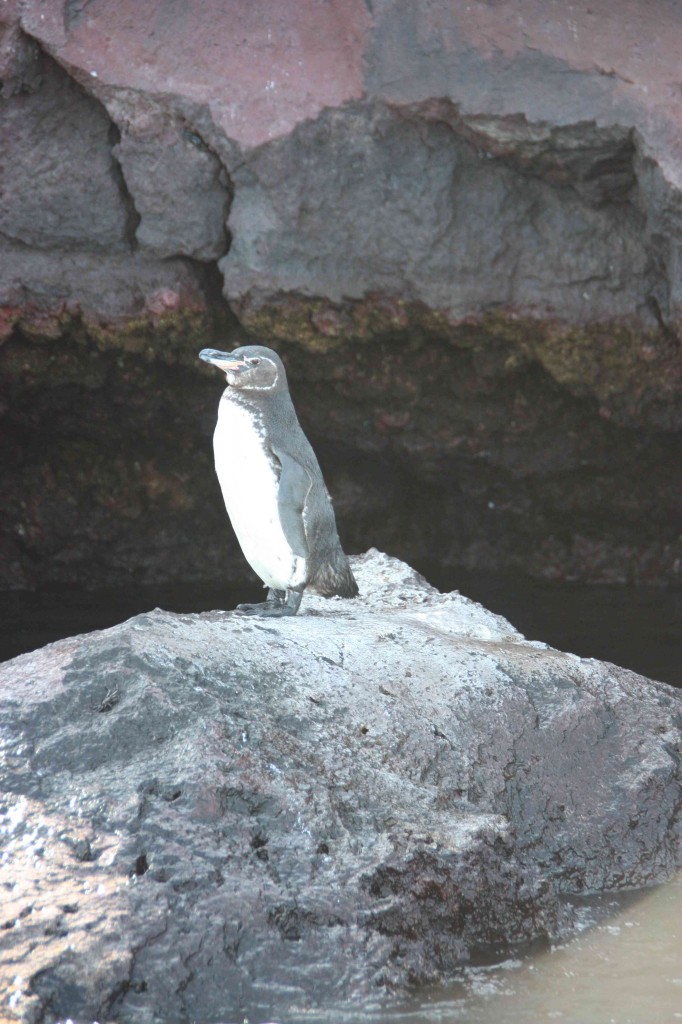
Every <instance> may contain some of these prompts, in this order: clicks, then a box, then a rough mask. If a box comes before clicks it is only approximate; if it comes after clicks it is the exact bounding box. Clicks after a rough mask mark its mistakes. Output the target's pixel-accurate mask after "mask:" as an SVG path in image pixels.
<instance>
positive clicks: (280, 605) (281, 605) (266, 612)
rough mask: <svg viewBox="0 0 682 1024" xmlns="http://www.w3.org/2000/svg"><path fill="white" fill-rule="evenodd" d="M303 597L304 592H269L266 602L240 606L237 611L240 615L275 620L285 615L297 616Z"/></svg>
mask: <svg viewBox="0 0 682 1024" xmlns="http://www.w3.org/2000/svg"><path fill="white" fill-rule="evenodd" d="M302 597H303V591H302V590H272V589H271V590H268V597H267V600H266V601H261V602H260V603H259V604H238V605H237V607H236V609H235V611H237V612H239V614H240V615H259V616H262V617H264V618H265V617H266V618H270V619H274V618H282V616H284V615H295V614H296V612H297V611H298V609H299V605H300V604H301V598H302Z"/></svg>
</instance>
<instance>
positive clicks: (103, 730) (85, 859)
mask: <svg viewBox="0 0 682 1024" xmlns="http://www.w3.org/2000/svg"><path fill="white" fill-rule="evenodd" d="M354 570H355V571H356V573H357V576H358V581H359V584H360V588H361V597H360V599H358V600H357V601H341V600H334V601H331V602H329V601H327V602H325V601H323V600H322V599H317V598H314V597H306V598H305V599H304V604H303V607H302V612H301V614H299V615H298V616H297V617H296V618H292V619H287V620H280V621H263V620H260V621H259V620H258V619H248V618H241V617H239V616H237V615H234V614H233V613H231V612H224V611H215V612H210V613H205V614H202V615H175V614H170V613H167V612H164V611H161V610H158V609H157V610H156V611H154V612H150V613H149V614H145V615H141V616H137V617H136V618H134V619H131V620H130V621H129V622H125V623H123V624H122V625H120V626H117V627H114V628H113V629H109V630H105V631H103V632H101V633H94V634H90V635H87V636H81V637H75V638H73V639H70V640H64V641H60V642H59V643H56V644H52V645H50V646H48V647H46V648H44V649H43V650H41V651H37V652H35V653H33V654H27V655H24V656H22V657H20V658H17V659H15V660H13V661H11V662H7V663H6V664H5V665H3V666H2V669H1V670H0V686H1V687H2V690H1V697H2V722H3V731H2V743H3V768H2V788H3V791H4V796H3V805H2V838H3V846H4V850H3V857H2V866H1V870H2V885H3V892H4V893H5V895H4V897H3V905H2V909H3V924H4V926H5V927H4V929H3V930H2V932H1V933H0V934H1V939H0V943H1V948H2V973H1V976H0V991H1V992H2V999H3V1007H4V1009H3V1013H4V1017H5V1019H8V1020H18V1021H26V1022H29V1021H30V1022H32V1024H33V1022H38V1021H41V1022H51V1021H55V1020H57V1019H59V1018H63V1017H66V1016H70V1017H73V1018H77V1019H82V1020H91V1019H97V1020H99V1021H100V1022H104V1021H120V1022H131V1024H132V1022H133V1021H135V1022H144V1021H150V1022H151V1021H159V1022H161V1021H164V1022H171V1021H182V1020H187V1019H189V1018H192V1019H212V1020H222V1021H230V1020H242V1019H243V1017H244V1016H245V1015H248V1016H249V1017H258V1018H261V1019H265V1018H266V1017H267V1016H268V1015H270V1014H272V1015H275V1014H276V1015H279V1016H281V1015H283V1014H284V1015H286V1017H287V1019H289V1020H293V1019H296V1016H297V1013H302V1012H303V1011H304V1010H305V1011H306V1012H307V1013H310V1011H311V1009H312V1010H314V1009H315V1008H318V1009H320V1008H324V1007H326V1008H329V1007H333V1006H334V1005H335V1004H339V1005H340V1004H343V1005H344V1006H346V1007H348V1006H353V1005H356V1006H359V1005H361V1004H362V1005H365V1006H366V1005H369V1004H375V1003H376V1001H377V1000H379V999H381V998H388V997H391V996H393V997H395V996H396V994H399V993H400V992H402V991H403V990H404V989H405V987H406V986H408V985H409V984H410V983H413V982H418V981H442V980H444V979H445V978H448V977H452V976H453V974H454V973H455V972H456V970H457V967H458V965H459V964H461V963H462V962H463V961H465V960H466V959H467V958H469V957H470V956H471V955H472V954H473V953H474V952H475V951H477V950H479V951H480V950H482V949H485V950H486V951H487V953H488V954H490V952H491V949H492V950H497V951H501V950H503V949H504V948H506V947H507V946H508V945H509V944H516V943H519V942H524V941H527V940H531V939H537V938H543V937H544V938H547V937H551V936H554V935H557V934H559V933H561V932H562V931H563V932H566V930H567V929H570V926H571V911H570V910H569V909H568V907H567V906H565V905H564V904H563V902H562V900H561V895H562V894H565V893H585V892H590V891H602V890H611V889H619V888H624V887H632V886H641V885H646V884H650V883H653V882H655V881H657V880H660V879H662V878H665V877H667V876H669V875H670V874H671V873H672V872H673V870H674V869H675V867H676V865H677V864H679V862H680V852H681V851H680V838H681V836H680V827H681V823H680V813H679V812H680V794H681V781H682V780H681V777H680V746H679V744H680V726H681V724H682V717H681V712H682V700H681V699H680V695H679V694H678V693H677V692H676V691H674V690H673V689H671V688H670V687H667V686H665V685H663V684H657V683H653V682H650V681H647V680H645V679H642V678H641V677H639V676H636V675H635V674H633V673H632V672H628V671H626V670H624V669H618V668H616V667H614V666H612V665H606V664H600V663H597V662H594V661H581V660H580V659H579V658H577V657H575V656H573V655H570V654H562V653H560V652H558V651H554V650H551V649H547V648H545V647H544V646H543V645H542V644H538V643H528V642H526V641H524V639H523V637H521V636H520V635H519V634H518V633H517V632H516V631H515V630H514V629H513V627H512V626H510V625H509V623H507V622H506V621H504V620H503V619H501V618H499V617H497V616H495V615H492V614H490V613H489V612H486V611H485V609H483V608H481V607H480V606H478V605H475V604H474V603H472V602H470V601H468V600H467V599H466V598H463V597H461V596H460V595H458V594H457V593H454V594H449V595H441V594H439V593H438V592H437V591H435V590H433V589H432V588H431V587H429V586H428V585H427V584H426V583H425V582H424V581H423V580H422V579H421V578H420V577H418V576H417V575H416V574H415V573H413V572H412V570H410V569H409V568H408V567H407V566H405V565H404V564H402V563H400V562H397V561H395V560H392V559H389V558H387V557H386V556H384V555H381V554H379V553H378V552H376V551H370V552H368V553H367V554H366V555H365V556H362V557H361V558H358V559H356V560H355V562H354ZM306 1019H310V1018H309V1017H307V1018H306Z"/></svg>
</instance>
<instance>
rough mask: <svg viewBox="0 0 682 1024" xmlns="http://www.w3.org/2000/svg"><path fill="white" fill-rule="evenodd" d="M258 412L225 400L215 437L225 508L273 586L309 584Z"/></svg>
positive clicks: (244, 546) (246, 553)
mask: <svg viewBox="0 0 682 1024" xmlns="http://www.w3.org/2000/svg"><path fill="white" fill-rule="evenodd" d="M264 441H265V430H264V428H263V425H262V423H261V421H260V418H259V416H258V415H257V413H252V412H251V411H250V410H249V409H247V408H245V407H244V406H242V405H240V404H238V403H237V402H234V401H231V400H230V398H229V397H224V398H223V399H222V400H221V402H220V405H219V407H218V422H217V424H216V428H215V433H214V435H213V451H214V455H215V468H216V473H217V475H218V480H219V482H220V488H221V490H222V492H223V499H224V501H225V508H226V509H227V514H228V515H229V517H230V522H231V523H232V527H233V529H234V532H235V533H236V535H237V540H238V541H239V543H240V545H241V549H242V551H243V552H244V556H245V558H246V560H247V562H248V563H249V565H250V566H251V568H252V569H253V570H254V572H255V573H257V575H258V576H260V578H261V579H262V580H263V582H264V583H265V584H267V586H269V587H274V588H275V589H276V590H286V589H288V588H289V587H295V586H299V585H300V584H302V583H303V582H304V581H305V571H306V562H305V559H304V558H300V557H298V556H296V555H295V554H294V553H293V551H292V550H291V548H290V546H289V543H288V541H287V539H286V537H285V536H284V532H283V530H282V524H281V522H280V518H279V506H278V500H277V495H278V490H279V480H278V477H277V474H276V472H275V469H274V467H273V465H272V463H271V461H270V459H269V458H268V455H267V452H266V449H265V443H264Z"/></svg>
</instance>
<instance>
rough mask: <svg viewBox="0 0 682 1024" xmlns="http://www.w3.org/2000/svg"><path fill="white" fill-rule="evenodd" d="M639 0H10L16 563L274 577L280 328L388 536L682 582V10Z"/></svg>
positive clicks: (6, 454)
mask: <svg viewBox="0 0 682 1024" xmlns="http://www.w3.org/2000/svg"><path fill="white" fill-rule="evenodd" d="M612 13H613V12H612V5H610V4H609V3H608V2H607V0H601V2H597V3H590V4H587V3H585V4H574V5H573V6H572V8H571V12H570V16H569V14H567V13H566V11H565V9H564V7H563V5H558V4H557V5H553V4H550V5H549V6H548V5H547V4H546V3H541V2H540V0H514V2H512V3H508V4H505V5H497V4H491V3H487V2H483V0H478V2H473V3H471V4H468V5H466V7H462V6H461V5H450V4H441V5H435V6H434V5H432V4H427V3H420V2H419V3H402V2H400V0H390V2H389V0H385V2H384V0H380V2H374V3H372V4H364V3H361V2H360V0H344V2H343V3H335V4H333V5H329V4H326V3H323V2H321V0H306V2H304V3H298V2H297V3H293V2H291V0H279V2H278V3H276V4H274V5H273V4H268V5H267V6H264V7H262V8H261V7H260V5H259V4H253V3H247V2H246V0H245V2H239V3H236V4H232V5H230V6H229V8H226V7H225V5H224V4H222V3H219V2H218V0H215V2H213V0H211V2H209V3H201V4H199V3H194V2H192V0H190V2H188V3H187V4H184V5H182V10H180V9H179V8H178V6H177V5H174V4H170V3H165V2H164V0H145V2H143V3H139V2H135V3H134V2H133V0H125V2H123V3H120V4H117V5H115V7H112V5H109V4H106V3H104V2H103V0H95V2H91V3H88V4H80V3H72V2H64V3H60V2H57V0H55V2H51V3H49V4H44V3H37V2H35V3H34V2H33V0H27V2H24V3H21V4H19V3H16V2H11V3H9V4H5V5H4V8H3V13H2V15H1V16H2V18H3V19H4V21H3V22H2V37H1V41H0V64H1V65H2V75H1V77H2V83H3V84H2V94H1V99H0V103H1V107H0V132H1V133H2V155H3V159H2V193H1V194H0V336H1V337H2V339H3V344H2V348H1V349H0V361H1V366H2V372H3V380H4V389H3V395H4V398H3V407H2V410H1V412H2V425H3V430H4V435H5V438H6V441H7V443H6V445H5V446H4V451H3V456H2V459H3V464H2V471H3V480H4V489H5V491H6V494H7V501H6V504H5V509H4V511H3V514H2V520H1V522H0V527H1V529H2V539H1V540H0V571H1V574H2V580H3V585H5V586H33V585H37V584H40V583H45V582H50V581H51V582H55V581H76V580H78V581H84V580H85V581H87V582H89V583H93V584H97V583H100V584H105V583H112V582H122V581H125V580H128V579H131V578H138V579H148V580H160V579H169V578H173V577H176V578H177V576H178V575H184V576H194V578H207V577H209V576H215V575H217V574H218V569H217V566H218V565H221V566H224V567H225V569H226V571H228V572H229V573H231V574H232V575H234V574H236V573H240V572H243V569H242V568H240V567H241V562H240V561H239V557H238V555H237V553H236V552H235V551H234V548H233V545H232V542H231V541H230V539H229V537H228V536H227V533H226V532H225V530H224V527H223V525H222V513H221V509H220V499H219V495H218V492H217V488H216V487H215V486H214V485H213V481H212V477H211V469H210V464H209V459H210V456H209V435H210V427H211V418H212V407H213V405H214V402H215V398H216V396H215V394H214V393H213V392H211V390H210V385H208V383H207V379H208V378H207V377H206V376H204V375H203V371H202V369H201V368H200V367H199V366H198V365H197V364H196V362H195V353H196V350H197V349H198V348H200V347H202V346H203V345H205V344H212V343H216V344H218V343H220V344H221V345H223V346H225V345H230V344H232V342H233V341H236V340H238V339H241V338H242V337H244V336H245V335H246V336H251V337H254V338H257V339H258V340H259V341H263V342H265V343H267V344H272V345H274V346H275V347H277V348H278V349H279V350H280V352H281V353H282V354H283V355H284V358H285V360H286V361H287V363H288V365H289V366H290V375H291V377H292V382H293V385H294V391H295V397H296V398H297V401H298V405H299V408H300V411H301V418H302V420H303V422H304V426H305V427H306V429H307V430H308V431H309V433H310V434H311V437H312V440H313V442H314V443H315V445H316V447H317V448H318V449H319V451H320V455H321V458H322V462H323V465H324V468H325V470H326V472H327V476H328V478H329V483H330V486H331V489H332V490H333V491H334V493H335V495H336V497H337V506H338V509H339V514H340V515H339V518H340V520H341V525H342V532H343V533H344V534H345V537H346V540H347V542H348V544H349V546H351V547H353V548H355V549H356V550H357V549H363V548H364V547H366V545H367V543H368V542H370V541H371V542H374V543H379V544H381V545H382V546H384V547H390V548H391V549H392V550H396V551H399V552H401V553H403V554H404V555H406V556H409V557H410V558H411V559H413V560H415V559H416V560H418V561H422V562H423V561H425V560H428V559H434V558H437V559H439V560H440V561H441V562H444V563H446V564H450V565H453V566H455V565H465V566H469V567H471V566H483V567H486V568H491V567H499V566H513V567H522V568H523V569H524V570H525V571H530V572H532V573H535V574H540V575H545V576H551V577H554V578H564V579H565V578H570V579H590V580H599V579H602V580H633V581H648V582H666V581H672V580H675V579H678V578H679V572H680V564H681V559H682V555H681V553H680V548H679V522H678V516H679V505H678V500H679V499H678V498H677V497H676V494H677V491H678V488H679V474H680V468H679V467H680V464H681V461H682V460H680V458H679V428H680V418H681V417H680V373H681V370H680V367H681V366H682V358H681V354H680V341H679V337H678V330H679V324H680V320H681V318H682V313H681V309H682V293H681V292H680V288H681V287H682V286H681V285H680V275H679V273H678V266H679V259H680V256H679V254H680V238H681V231H680V227H679V222H680V185H681V182H680V171H679V167H680V166H681V164H680V159H679V156H680V154H679V152H678V150H679V127H680V126H679V125H678V123H677V120H676V119H677V118H678V113H677V111H678V104H676V103H675V102H673V98H674V96H675V95H676V94H677V92H679V83H678V77H679V76H678V54H679V49H680V43H681V42H682V16H680V13H679V12H678V11H677V10H676V9H675V8H674V7H668V8H665V9H663V8H657V9H656V10H655V11H653V10H652V9H651V6H650V5H648V4H646V3H644V0H628V3H627V5H626V11H625V12H624V13H623V16H622V17H621V18H619V20H618V24H617V25H614V20H613V16H612ZM377 485H378V486H377ZM221 533H225V540H222V541H218V540H216V538H217V537H219V536H220V535H221ZM209 536H210V537H211V542H210V543H209V542H208V541H207V540H205V539H204V538H206V537H209ZM197 538H198V539H197Z"/></svg>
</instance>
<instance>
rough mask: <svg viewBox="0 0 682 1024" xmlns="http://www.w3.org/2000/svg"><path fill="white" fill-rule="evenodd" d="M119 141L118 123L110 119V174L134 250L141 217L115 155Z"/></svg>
mask: <svg viewBox="0 0 682 1024" xmlns="http://www.w3.org/2000/svg"><path fill="white" fill-rule="evenodd" d="M120 141H121V132H120V130H119V128H118V125H116V124H115V123H114V122H113V121H112V122H111V127H110V129H109V142H110V144H111V157H112V161H111V166H112V174H113V177H114V180H115V182H116V185H117V186H118V191H119V194H120V196H121V202H122V203H123V205H124V207H125V209H126V228H125V234H126V238H127V240H128V245H129V246H130V249H131V252H135V250H136V249H137V248H138V241H137V229H138V227H139V226H140V221H141V219H142V218H141V217H140V214H139V212H138V210H137V208H136V207H135V199H134V197H133V195H132V193H131V192H130V190H129V188H128V186H127V184H126V180H125V175H124V174H123V168H122V167H121V163H120V161H119V160H118V157H117V147H118V145H119V143H120Z"/></svg>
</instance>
